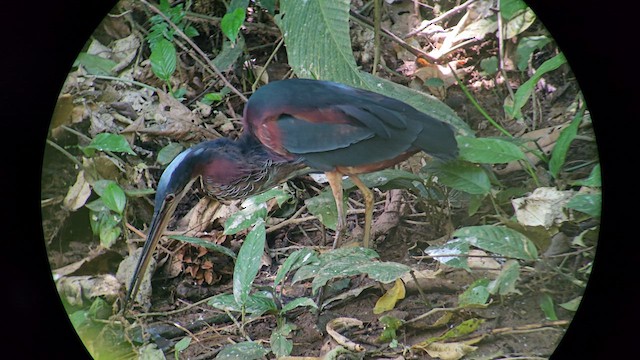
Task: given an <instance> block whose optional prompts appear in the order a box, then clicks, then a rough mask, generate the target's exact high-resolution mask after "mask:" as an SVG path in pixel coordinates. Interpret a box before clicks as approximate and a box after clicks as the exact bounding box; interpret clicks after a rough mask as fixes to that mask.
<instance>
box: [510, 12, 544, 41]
mask: <svg viewBox="0 0 640 360" xmlns="http://www.w3.org/2000/svg"><path fill="white" fill-rule="evenodd" d="M535 21H536V14H535V13H534V12H533V10H531V9H530V8H528V7H527V8H526V9H524V10H521V11H519V12H518V13H516V14H515V16H514V17H512V18H511V19H510V20H509V21H507V23H506V24H505V25H504V35H503V37H504V38H505V39H511V38H513V37H515V36H517V35H519V34H521V33H523V32H524V31H525V30H527V29H528V28H529V26H531V25H533V23H534V22H535Z"/></svg>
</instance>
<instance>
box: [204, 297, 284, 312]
mask: <svg viewBox="0 0 640 360" xmlns="http://www.w3.org/2000/svg"><path fill="white" fill-rule="evenodd" d="M207 304H209V306H213V307H214V308H216V309H220V310H224V311H230V312H242V308H243V307H242V306H241V305H240V304H238V303H237V302H236V300H235V298H234V296H233V295H232V294H219V295H216V296H213V297H211V299H209V301H208V302H207ZM277 310H278V309H277V306H276V304H275V302H274V301H273V298H272V296H271V294H269V293H266V292H257V293H255V294H250V295H249V296H247V298H246V301H245V304H244V311H245V312H247V313H248V314H252V315H253V316H261V315H262V314H264V313H276V312H277Z"/></svg>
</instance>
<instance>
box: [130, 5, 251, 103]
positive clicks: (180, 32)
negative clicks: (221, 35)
mask: <svg viewBox="0 0 640 360" xmlns="http://www.w3.org/2000/svg"><path fill="white" fill-rule="evenodd" d="M140 1H141V2H142V3H143V4H145V5H147V6H148V7H149V9H151V11H153V12H154V13H156V14H158V15H160V17H162V18H163V19H164V20H165V21H166V22H167V23H169V25H170V26H171V27H172V28H173V29H174V30H175V32H176V34H178V35H180V37H182V38H183V39H184V41H186V42H187V43H188V44H189V45H190V46H191V47H192V48H193V49H194V50H195V51H196V52H197V53H198V55H200V56H201V57H202V58H203V59H205V61H206V62H207V65H209V67H211V69H213V71H214V72H215V73H216V75H218V77H219V78H220V80H222V82H223V83H224V84H225V85H226V86H227V87H228V88H229V89H231V91H233V92H234V93H235V94H236V95H238V96H239V97H240V99H242V101H244V102H247V97H246V96H244V94H243V93H242V92H240V91H239V90H238V89H236V88H235V86H233V85H232V84H231V83H230V82H229V80H227V78H226V77H225V76H224V75H223V74H222V72H220V70H219V69H218V68H217V67H216V66H215V65H214V64H213V62H212V61H211V59H209V57H208V56H207V55H206V54H205V53H204V51H202V49H200V47H199V46H198V45H196V44H195V43H194V42H193V40H191V38H189V37H188V36H187V35H186V34H185V33H184V32H182V30H180V28H179V27H178V25H176V24H174V23H173V22H172V21H171V19H169V18H168V17H167V16H166V15H165V14H164V13H163V12H162V11H160V10H159V9H158V8H157V7H155V6H153V5H152V4H150V3H149V2H148V1H147V0H140Z"/></svg>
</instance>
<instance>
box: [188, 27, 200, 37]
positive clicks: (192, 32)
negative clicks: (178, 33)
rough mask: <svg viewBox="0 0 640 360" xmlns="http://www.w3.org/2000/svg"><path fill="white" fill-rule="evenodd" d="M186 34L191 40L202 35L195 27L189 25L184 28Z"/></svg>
mask: <svg viewBox="0 0 640 360" xmlns="http://www.w3.org/2000/svg"><path fill="white" fill-rule="evenodd" d="M184 34H185V35H187V36H188V37H190V38H194V37H196V36H198V35H200V33H199V32H198V30H197V29H196V28H194V27H193V26H191V25H189V26H187V27H186V28H184Z"/></svg>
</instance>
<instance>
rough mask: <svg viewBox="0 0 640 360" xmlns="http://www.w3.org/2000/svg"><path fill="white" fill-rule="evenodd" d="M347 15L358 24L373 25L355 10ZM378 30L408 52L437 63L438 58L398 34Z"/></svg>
mask: <svg viewBox="0 0 640 360" xmlns="http://www.w3.org/2000/svg"><path fill="white" fill-rule="evenodd" d="M349 15H351V17H352V18H353V19H355V20H356V21H357V22H359V23H360V24H364V25H367V26H369V27H371V28H373V27H374V24H373V23H371V21H370V20H369V19H367V18H366V17H364V16H362V15H360V14H358V13H357V12H355V11H353V10H349ZM380 32H381V33H382V34H383V35H385V36H386V37H387V38H389V39H391V40H392V41H395V42H396V43H397V44H398V45H400V46H401V47H403V48H404V49H406V50H407V51H408V52H410V53H412V54H413V55H415V56H417V57H421V58H424V59H426V60H427V61H429V62H432V63H437V62H438V59H436V58H434V57H433V56H431V55H429V54H427V53H426V52H424V51H422V50H420V49H417V48H414V47H413V46H411V45H409V44H407V42H406V41H404V40H402V39H401V38H400V37H399V36H397V35H396V34H394V33H392V32H390V31H389V30H387V29H385V28H383V27H380Z"/></svg>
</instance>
